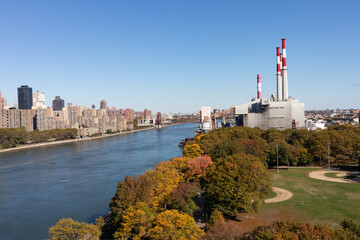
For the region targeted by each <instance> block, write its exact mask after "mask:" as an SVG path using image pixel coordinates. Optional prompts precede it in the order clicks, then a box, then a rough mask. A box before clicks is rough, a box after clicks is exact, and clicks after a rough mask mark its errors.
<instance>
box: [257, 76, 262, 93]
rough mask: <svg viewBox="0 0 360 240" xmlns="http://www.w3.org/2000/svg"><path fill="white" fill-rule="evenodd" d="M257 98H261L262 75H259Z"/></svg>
mask: <svg viewBox="0 0 360 240" xmlns="http://www.w3.org/2000/svg"><path fill="white" fill-rule="evenodd" d="M257 98H258V99H261V76H260V74H258V75H257Z"/></svg>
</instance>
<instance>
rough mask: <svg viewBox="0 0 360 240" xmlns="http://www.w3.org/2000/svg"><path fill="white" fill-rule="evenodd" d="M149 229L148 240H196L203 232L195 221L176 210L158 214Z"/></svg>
mask: <svg viewBox="0 0 360 240" xmlns="http://www.w3.org/2000/svg"><path fill="white" fill-rule="evenodd" d="M154 225H155V226H154V227H153V228H152V229H150V239H156V240H176V239H181V240H196V239H199V238H200V237H201V236H203V235H204V232H203V231H202V230H201V229H200V228H199V227H198V226H196V225H195V221H194V219H193V218H192V217H190V216H189V215H187V214H181V213H179V212H178V211H176V210H167V211H165V212H162V213H160V214H159V215H158V216H157V217H156V219H155V222H154Z"/></svg>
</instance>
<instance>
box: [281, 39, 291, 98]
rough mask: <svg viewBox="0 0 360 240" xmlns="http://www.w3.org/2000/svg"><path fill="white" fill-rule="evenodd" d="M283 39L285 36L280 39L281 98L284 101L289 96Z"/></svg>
mask: <svg viewBox="0 0 360 240" xmlns="http://www.w3.org/2000/svg"><path fill="white" fill-rule="evenodd" d="M285 40H286V39H285V38H283V39H282V71H283V100H284V101H286V100H287V99H288V98H289V94H288V79H287V65H286V47H285Z"/></svg>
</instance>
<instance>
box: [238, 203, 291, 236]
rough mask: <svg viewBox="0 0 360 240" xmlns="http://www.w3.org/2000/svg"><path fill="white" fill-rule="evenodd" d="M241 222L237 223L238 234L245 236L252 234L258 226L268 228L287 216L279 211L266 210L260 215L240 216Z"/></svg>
mask: <svg viewBox="0 0 360 240" xmlns="http://www.w3.org/2000/svg"><path fill="white" fill-rule="evenodd" d="M238 218H239V219H241V221H240V222H237V223H236V226H237V233H238V234H244V233H246V232H251V231H252V230H254V228H256V227H258V226H266V225H270V224H271V223H273V222H275V221H278V220H280V219H284V218H286V216H285V215H284V214H283V213H282V212H281V211H279V210H278V209H265V210H262V211H260V212H259V213H252V214H250V213H243V214H239V216H238Z"/></svg>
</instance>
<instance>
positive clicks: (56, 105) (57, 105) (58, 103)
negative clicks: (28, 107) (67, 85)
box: [52, 96, 65, 111]
mask: <svg viewBox="0 0 360 240" xmlns="http://www.w3.org/2000/svg"><path fill="white" fill-rule="evenodd" d="M64 106H65V101H64V100H63V99H61V98H60V96H55V99H54V100H53V101H52V109H53V110H54V111H60V110H62V109H63V107H64Z"/></svg>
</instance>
